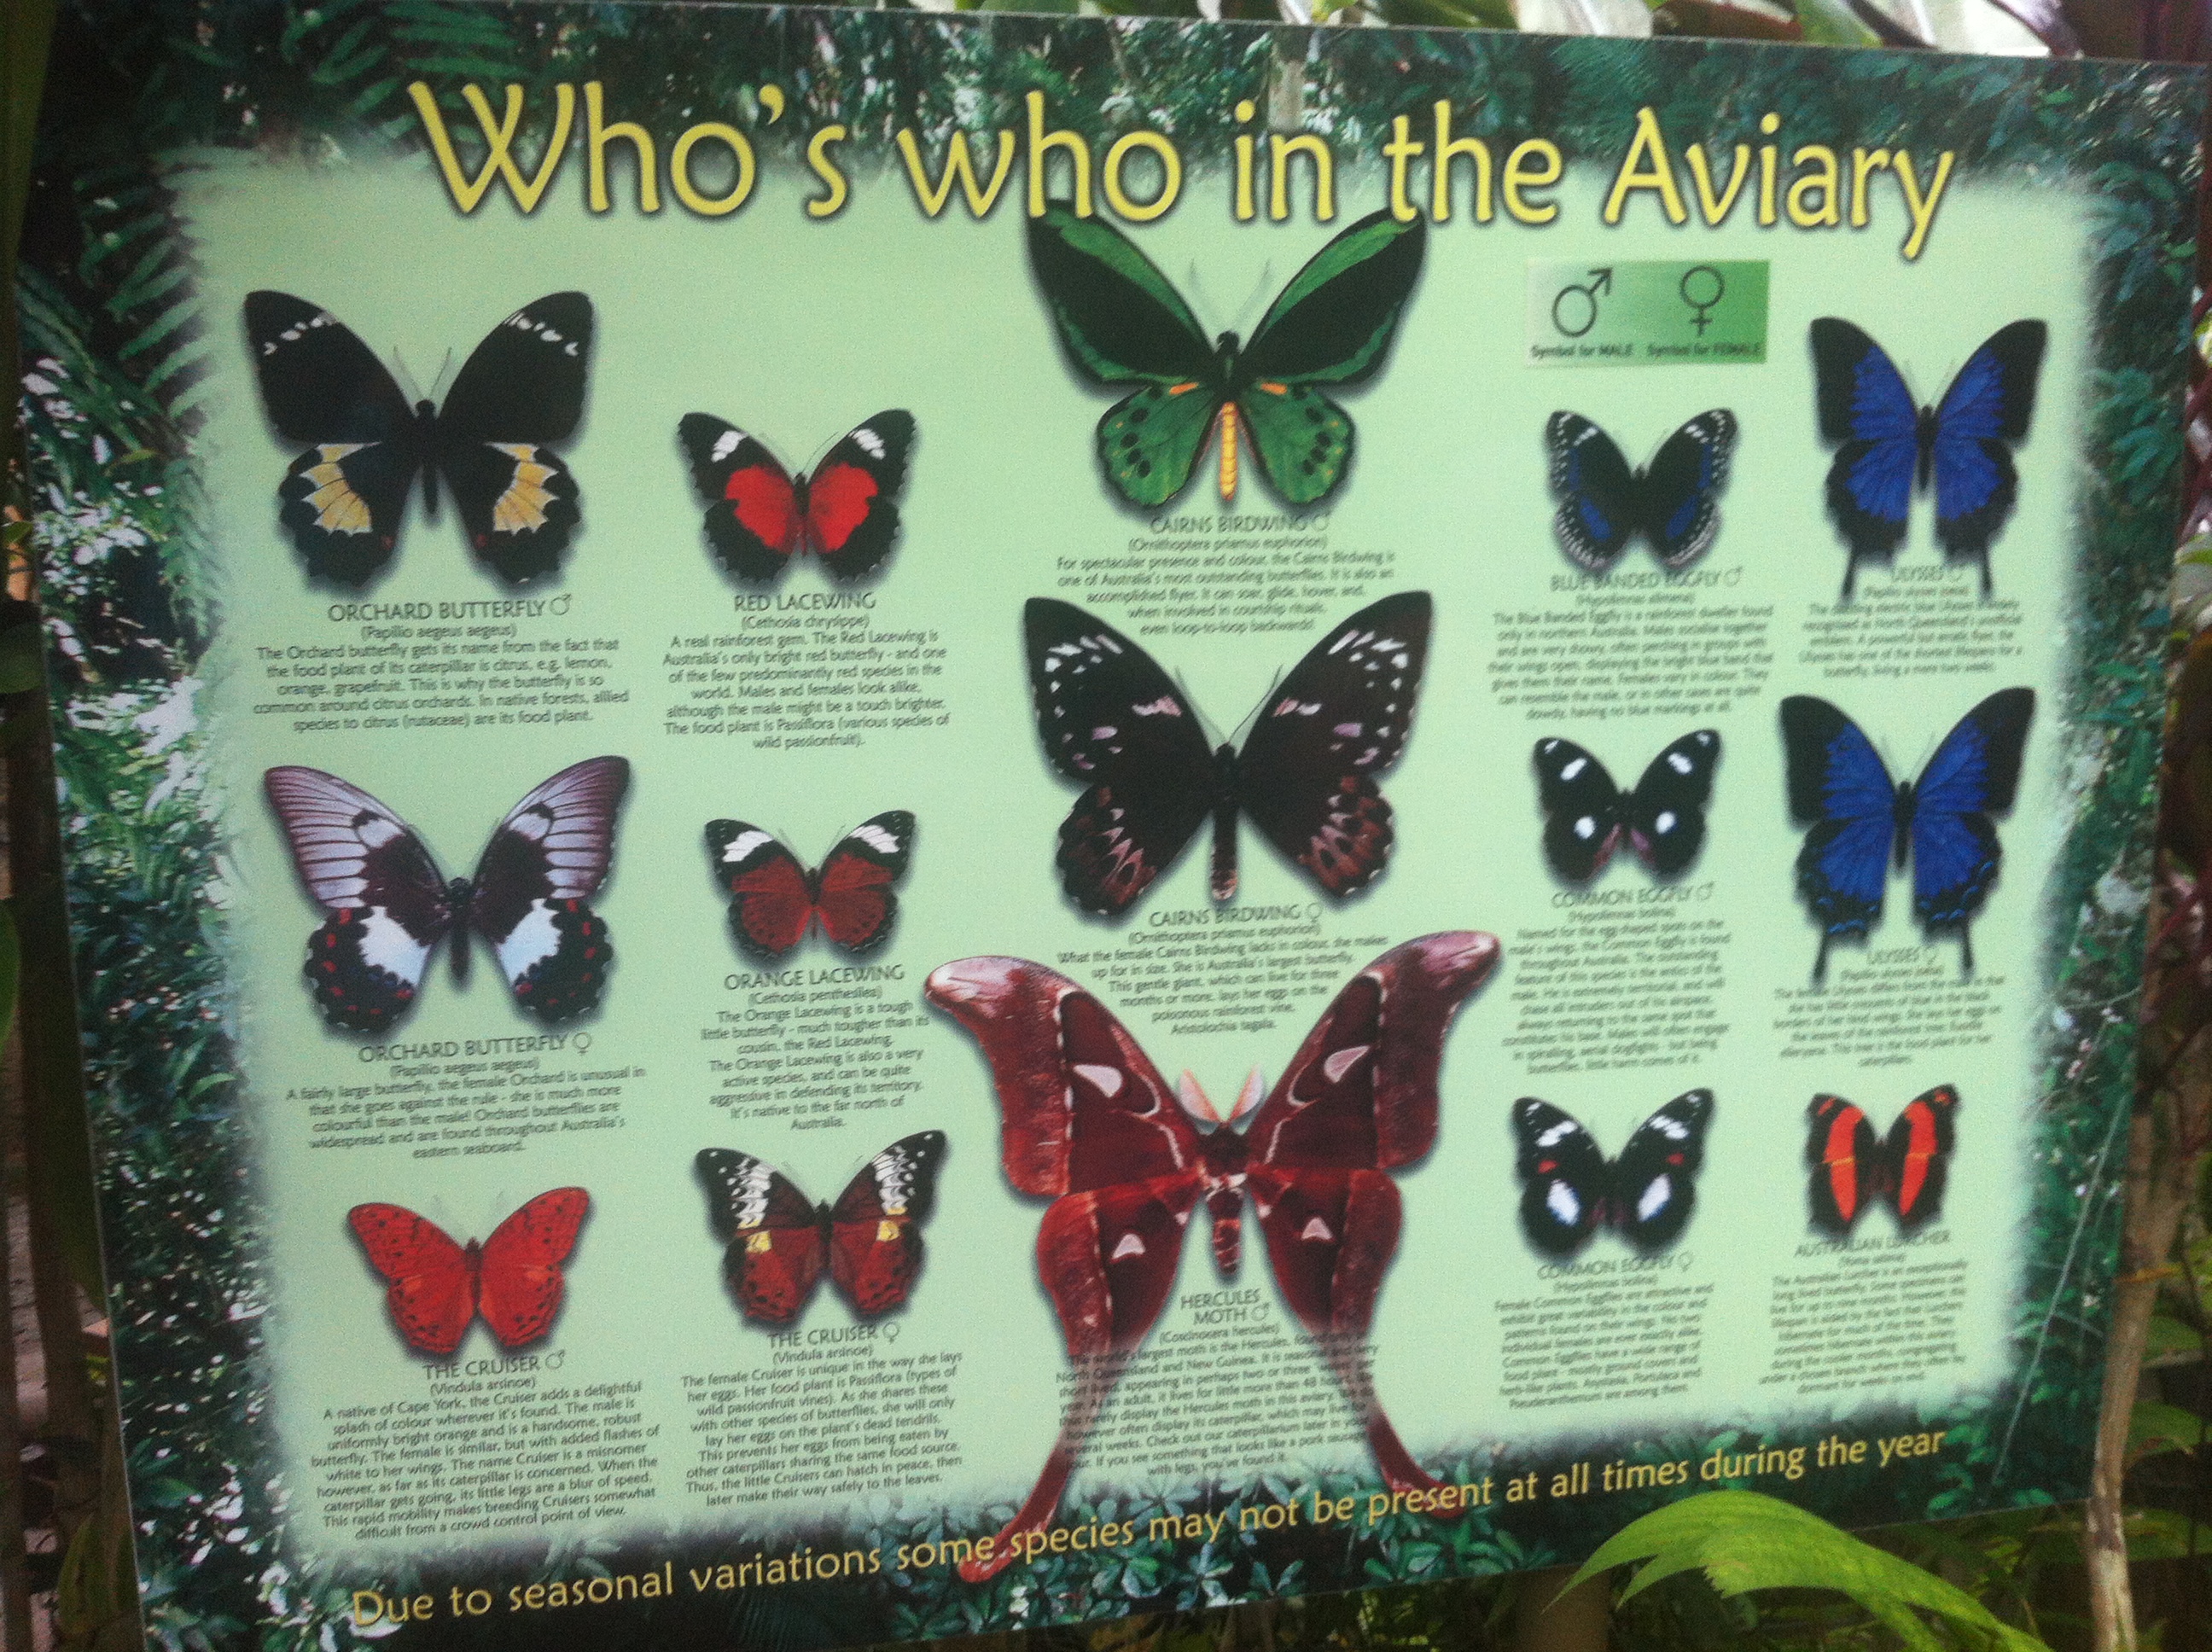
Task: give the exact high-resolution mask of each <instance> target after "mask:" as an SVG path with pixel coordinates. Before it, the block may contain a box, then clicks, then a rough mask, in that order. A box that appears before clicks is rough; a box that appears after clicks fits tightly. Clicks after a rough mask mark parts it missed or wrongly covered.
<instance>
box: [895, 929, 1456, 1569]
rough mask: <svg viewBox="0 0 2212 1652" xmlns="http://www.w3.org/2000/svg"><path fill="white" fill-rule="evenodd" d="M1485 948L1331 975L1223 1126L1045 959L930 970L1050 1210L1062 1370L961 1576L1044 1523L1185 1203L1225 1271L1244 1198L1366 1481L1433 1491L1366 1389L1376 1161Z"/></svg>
mask: <svg viewBox="0 0 2212 1652" xmlns="http://www.w3.org/2000/svg"><path fill="white" fill-rule="evenodd" d="M1497 964H1498V942H1497V939H1496V938H1494V937H1492V936H1489V935H1484V934H1480V933H1477V932H1474V931H1459V932H1452V933H1446V934H1438V935H1425V936H1423V937H1422V938H1420V939H1419V940H1413V941H1407V943H1405V944H1403V945H1401V946H1396V947H1393V948H1392V949H1391V950H1390V951H1388V952H1385V953H1384V954H1383V956H1382V957H1379V958H1376V960H1375V961H1374V962H1373V963H1370V964H1369V965H1368V966H1367V967H1366V968H1365V969H1362V970H1361V971H1360V972H1359V973H1358V975H1354V976H1353V977H1352V979H1351V980H1350V981H1347V982H1346V983H1345V986H1344V987H1343V989H1342V990H1341V991H1340V992H1339V993H1337V995H1336V997H1335V999H1334V1000H1333V1001H1332V1002H1331V1003H1330V1004H1329V1006H1328V1009H1327V1010H1325V1011H1322V1017H1321V1019H1320V1020H1319V1021H1318V1022H1316V1023H1315V1024H1314V1029H1313V1030H1312V1031H1311V1032H1310V1033H1308V1034H1307V1035H1306V1038H1305V1042H1304V1043H1303V1044H1301V1045H1299V1047H1298V1051H1297V1054H1296V1055H1295V1056H1293V1057H1292V1058H1291V1065H1290V1066H1289V1068H1288V1069H1287V1070H1286V1071H1285V1072H1284V1074H1283V1077H1282V1078H1281V1079H1280V1081H1279V1082H1278V1083H1277V1084H1276V1085H1275V1087H1274V1089H1273V1090H1270V1091H1268V1092H1267V1099H1266V1100H1265V1101H1261V1084H1260V1078H1259V1075H1258V1074H1257V1073H1256V1072H1255V1074H1254V1075H1253V1076H1252V1078H1251V1080H1250V1082H1249V1083H1248V1084H1246V1085H1245V1087H1244V1090H1243V1094H1242V1096H1240V1097H1239V1099H1238V1101H1237V1106H1236V1108H1234V1109H1233V1110H1232V1111H1231V1114H1230V1116H1229V1117H1228V1119H1227V1120H1223V1119H1222V1118H1221V1117H1220V1115H1219V1114H1218V1113H1216V1112H1215V1110H1214V1108H1213V1107H1212V1103H1210V1102H1208V1101H1207V1100H1206V1096H1205V1095H1204V1093H1203V1092H1202V1091H1200V1090H1199V1088H1198V1084H1197V1082H1196V1080H1194V1079H1193V1078H1191V1077H1190V1075H1189V1074H1188V1073H1186V1074H1184V1076H1183V1079H1182V1084H1180V1085H1176V1086H1170V1084H1168V1083H1167V1081H1166V1080H1165V1079H1164V1078H1161V1077H1160V1073H1159V1069H1158V1068H1157V1067H1155V1066H1153V1065H1152V1062H1151V1060H1148V1059H1147V1058H1146V1054H1145V1053H1144V1051H1143V1050H1142V1049H1140V1048H1139V1047H1138V1044H1137V1041H1136V1040H1135V1039H1134V1038H1133V1037H1132V1036H1130V1034H1129V1031H1128V1029H1127V1028H1126V1027H1124V1026H1122V1024H1121V1023H1120V1022H1119V1021H1118V1020H1116V1019H1115V1017H1114V1016H1113V1014H1112V1013H1111V1012H1110V1011H1108V1010H1107V1008H1106V1006H1105V1005H1103V1004H1101V1003H1100V1002H1099V1001H1098V1000H1097V999H1096V998H1093V997H1092V996H1091V994H1090V993H1087V992H1085V990H1084V989H1083V988H1082V987H1079V986H1078V985H1076V983H1075V982H1073V981H1070V980H1069V979H1068V978H1067V977H1066V976H1065V975H1060V974H1059V973H1058V972H1057V971H1055V970H1052V969H1046V968H1045V967H1044V965H1042V964H1041V963H1027V962H1025V961H1024V960H1023V959H1020V958H1005V957H981V958H962V959H960V960H958V961H957V962H956V963H948V964H945V965H943V966H942V967H940V968H939V969H936V970H934V971H933V972H932V973H931V975H930V977H929V981H928V985H927V989H926V991H927V997H928V998H929V999H930V1001H931V1002H932V1003H933V1004H935V1005H937V1006H938V1007H939V1009H942V1010H944V1011H946V1012H947V1013H949V1014H950V1015H951V1017H952V1018H953V1019H954V1020H956V1021H957V1022H958V1023H960V1024H961V1025H962V1026H963V1027H964V1028H966V1029H968V1031H969V1033H970V1034H972V1035H973V1036H975V1041H976V1042H977V1043H979V1044H980V1045H981V1046H982V1050H983V1058H984V1060H986V1061H987V1062H988V1063H989V1064H990V1068H991V1078H992V1081H993V1084H994V1086H995V1087H996V1089H997V1091H998V1097H999V1110H1000V1114H1001V1117H1002V1121H1003V1124H1004V1136H1003V1150H1004V1151H1003V1157H1004V1163H1005V1168H1006V1180H1007V1181H1011V1182H1012V1183H1013V1185H1014V1186H1015V1187H1016V1188H1018V1190H1019V1191H1021V1192H1023V1193H1030V1194H1034V1195H1037V1196H1040V1197H1048V1198H1050V1199H1051V1200H1053V1203H1052V1205H1051V1206H1049V1207H1048V1209H1047V1210H1046V1211H1045V1213H1044V1221H1043V1224H1042V1227H1041V1228H1040V1229H1039V1230H1038V1232H1037V1274H1038V1277H1039V1278H1040V1279H1041V1280H1042V1283H1043V1285H1044V1288H1045V1291H1046V1294H1047V1295H1048V1296H1049V1297H1051V1298H1052V1304H1053V1307H1054V1309H1055V1310H1057V1312H1058V1314H1059V1316H1060V1329H1061V1331H1062V1333H1064V1335H1065V1337H1066V1343H1067V1354H1068V1358H1069V1359H1070V1360H1071V1361H1073V1364H1074V1365H1075V1368H1076V1376H1077V1382H1076V1384H1075V1387H1074V1389H1073V1394H1072V1395H1071V1397H1070V1399H1069V1400H1068V1404H1067V1408H1066V1412H1065V1414H1064V1415H1063V1417H1062V1418H1061V1422H1060V1437H1059V1439H1058V1440H1057V1441H1056V1442H1054V1446H1053V1448H1052V1451H1051V1454H1050V1455H1048V1457H1047V1458H1046V1459H1045V1465H1044V1470H1043V1473H1042V1474H1040V1475H1039V1477H1038V1479H1037V1483H1036V1489H1035V1490H1034V1491H1031V1492H1030V1495H1029V1499H1028V1501H1027V1502H1025V1503H1023V1505H1022V1506H1021V1508H1020V1509H1019V1510H1018V1512H1017V1513H1016V1514H1015V1515H1014V1517H1013V1519H1012V1521H1009V1522H1008V1523H1007V1525H1006V1528H1005V1529H1004V1530H1003V1531H1001V1532H1000V1534H998V1536H997V1537H996V1538H995V1539H994V1540H992V1542H991V1546H990V1551H989V1553H988V1556H987V1557H985V1556H984V1555H982V1554H981V1553H980V1552H979V1555H978V1558H976V1559H975V1560H974V1561H971V1562H969V1563H966V1564H963V1566H962V1568H961V1573H962V1576H964V1577H966V1578H967V1579H968V1580H969V1582H980V1581H981V1579H983V1578H986V1577H988V1576H992V1575H993V1574H994V1573H995V1572H997V1571H999V1570H1002V1569H1003V1568H1004V1567H1005V1566H1006V1564H1007V1563H1008V1562H1009V1561H1011V1560H1012V1559H1013V1558H1015V1555H1016V1552H1017V1545H1018V1543H1019V1542H1020V1541H1021V1540H1024V1539H1025V1538H1026V1537H1027V1536H1028V1535H1029V1534H1034V1533H1037V1532H1040V1531H1042V1529H1043V1528H1044V1527H1046V1526H1048V1524H1050V1522H1051V1521H1052V1518H1053V1514H1054V1510H1055V1509H1058V1508H1059V1506H1060V1495H1061V1493H1062V1492H1063V1491H1066V1486H1067V1482H1068V1479H1069V1477H1070V1476H1071V1475H1072V1474H1073V1473H1074V1471H1075V1465H1076V1461H1077V1459H1078V1458H1079V1456H1080V1455H1082V1451H1083V1446H1084V1442H1085V1438H1086V1437H1087V1436H1088V1435H1089V1433H1090V1431H1091V1425H1092V1424H1094V1423H1095V1422H1096V1421H1097V1418H1098V1414H1099V1412H1100V1411H1101V1410H1102V1409H1103V1406H1105V1403H1106V1400H1107V1396H1108V1395H1109V1394H1111V1393H1112V1392H1113V1388H1114V1384H1115V1380H1116V1379H1117V1378H1118V1377H1119V1376H1120V1375H1121V1370H1122V1367H1123V1366H1124V1365H1126V1364H1127V1362H1128V1359H1129V1357H1130V1356H1131V1355H1132V1354H1133V1353H1134V1351H1136V1349H1137V1348H1138V1346H1139V1345H1140V1344H1141V1343H1142V1342H1143V1341H1144V1340H1145V1338H1146V1334H1147V1333H1149V1332H1150V1331H1151V1330H1152V1326H1153V1324H1154V1323H1155V1322H1156V1321H1158V1319H1159V1316H1160V1314H1161V1312H1162V1310H1163V1309H1165V1308H1166V1306H1167V1303H1168V1298H1169V1296H1170V1293H1171V1292H1172V1291H1173V1290H1174V1287H1175V1281H1176V1268H1177V1266H1178V1264H1179V1262H1180V1260H1181V1258H1182V1236H1183V1230H1185V1229H1186V1228H1188V1226H1189V1225H1190V1221H1191V1218H1192V1216H1193V1215H1194V1213H1195V1212H1196V1211H1197V1210H1198V1208H1199V1206H1200V1203H1201V1202H1203V1204H1204V1205H1205V1207H1206V1215H1207V1218H1209V1220H1210V1223H1211V1225H1212V1240H1213V1260H1214V1265H1215V1266H1216V1267H1218V1269H1219V1270H1220V1272H1221V1273H1222V1275H1223V1276H1224V1277H1225V1278H1228V1277H1232V1276H1234V1274H1235V1273H1236V1272H1237V1253H1238V1249H1239V1242H1240V1239H1241V1237H1242V1230H1243V1208H1244V1200H1245V1199H1246V1198H1247V1197H1248V1196H1249V1198H1250V1200H1251V1201H1252V1207H1253V1210H1254V1211H1255V1213H1256V1214H1257V1215H1258V1217H1259V1218H1260V1232H1261V1236H1262V1237H1263V1238H1264V1239H1265V1241H1266V1242H1267V1260H1268V1263H1269V1265H1270V1266H1272V1267H1273V1271H1274V1275H1275V1283H1276V1285H1277V1287H1278V1289H1279V1291H1281V1293H1282V1296H1283V1300H1284V1301H1285V1303H1287V1304H1288V1305H1289V1307H1290V1309H1291V1313H1292V1314H1294V1315H1297V1320H1298V1322H1299V1323H1300V1324H1301V1325H1303V1326H1304V1327H1305V1328H1306V1329H1307V1331H1309V1332H1310V1333H1312V1335H1313V1337H1314V1339H1315V1340H1316V1342H1317V1343H1318V1344H1319V1345H1320V1350H1321V1352H1322V1357H1323V1358H1324V1359H1326V1360H1327V1362H1328V1366H1329V1369H1330V1370H1331V1371H1332V1372H1333V1373H1334V1376H1335V1377H1336V1380H1337V1382H1339V1383H1340V1385H1342V1387H1343V1389H1344V1392H1345V1396H1346V1399H1348V1400H1350V1401H1351V1402H1352V1409H1353V1411H1354V1412H1357V1413H1358V1418H1359V1421H1360V1424H1361V1426H1362V1428H1363V1429H1364V1431H1365V1433H1366V1436H1367V1441H1368V1444H1369V1446H1370V1449H1372V1450H1373V1452H1374V1454H1375V1460H1376V1464H1377V1465H1378V1466H1379V1467H1381V1469H1382V1471H1383V1479H1385V1480H1387V1481H1388V1482H1389V1485H1390V1486H1391V1488H1392V1489H1393V1490H1394V1491H1410V1492H1417V1493H1422V1494H1425V1495H1427V1496H1430V1497H1434V1494H1436V1493H1437V1491H1439V1489H1440V1488H1439V1486H1438V1484H1437V1481H1436V1480H1434V1479H1431V1478H1430V1476H1429V1475H1428V1474H1426V1473H1424V1472H1423V1471H1422V1469H1421V1468H1420V1467H1419V1465H1418V1464H1416V1463H1415V1462H1414V1461H1413V1458H1412V1456H1411V1455H1408V1454H1407V1450H1406V1448H1405V1446H1404V1445H1403V1444H1402V1443H1401V1442H1400V1441H1399V1438H1398V1435H1397V1431H1396V1430H1395V1429H1393V1428H1392V1427H1391V1426H1390V1419H1389V1418H1388V1417H1387V1416H1385V1415H1384V1414H1383V1407H1382V1405H1381V1403H1380V1402H1379V1401H1378V1400H1376V1397H1375V1390H1374V1387H1373V1384H1372V1383H1371V1382H1370V1379H1369V1376H1368V1371H1367V1367H1366V1364H1365V1351H1364V1339H1365V1337H1366V1335H1367V1330H1368V1327H1369V1324H1370V1322H1371V1321H1372V1320H1373V1318H1374V1314H1375V1301H1376V1296H1377V1295H1378V1294H1379V1293H1380V1292H1381V1291H1382V1288H1383V1273H1384V1272H1385V1271H1386V1270H1387V1269H1388V1268H1389V1265H1390V1258H1391V1255H1392V1254H1393V1253H1394V1252H1395V1251H1396V1249H1397V1248H1398V1230H1399V1227H1400V1224H1401V1206H1400V1203H1399V1199H1398V1189H1397V1186H1396V1184H1395V1183H1394V1182H1393V1181H1391V1180H1390V1177H1389V1175H1388V1174H1387V1173H1388V1172H1389V1171H1391V1170H1394V1169H1398V1168H1399V1167H1400V1166H1401V1165H1406V1164H1410V1163H1413V1161H1414V1160H1416V1159H1419V1158H1420V1157H1422V1156H1423V1155H1424V1154H1425V1153H1426V1152H1427V1151H1429V1148H1430V1146H1431V1144H1433V1143H1434V1142H1435V1140H1436V1135H1437V1069H1438V1067H1439V1066H1441V1065H1442V1063H1443V1044H1444V1034H1445V1032H1446V1031H1447V1030H1448V1029H1449V1027H1450V1024H1451V1018H1452V1017H1453V1015H1454V1014H1455V1012H1456V1011H1458V1009H1459V1006H1460V1005H1461V1004H1462V1002H1464V1001H1465V1000H1466V999H1467V998H1468V996H1469V995H1470V994H1471V993H1474V990H1475V989H1476V988H1477V987H1480V986H1481V985H1482V983H1483V981H1485V980H1486V979H1487V978H1488V976H1489V975H1490V973H1491V971H1492V969H1495V968H1496V967H1497ZM1447 1496H1448V1494H1447ZM1427 1506H1428V1507H1430V1508H1441V1507H1448V1506H1450V1504H1449V1503H1448V1502H1447V1500H1446V1498H1445V1497H1435V1500H1434V1501H1432V1502H1430V1503H1428V1504H1427ZM978 1548H979V1551H980V1550H981V1545H979V1546H978Z"/></svg>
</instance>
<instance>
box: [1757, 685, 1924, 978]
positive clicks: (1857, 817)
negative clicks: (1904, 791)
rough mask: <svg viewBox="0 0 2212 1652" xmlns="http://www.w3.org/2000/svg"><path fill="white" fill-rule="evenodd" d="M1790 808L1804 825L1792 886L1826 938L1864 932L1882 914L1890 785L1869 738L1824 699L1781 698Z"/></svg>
mask: <svg viewBox="0 0 2212 1652" xmlns="http://www.w3.org/2000/svg"><path fill="white" fill-rule="evenodd" d="M1782 743H1783V749H1784V754H1785V756H1786V758H1787V761H1788V768H1789V778H1790V813H1791V815H1793V816H1794V817H1796V819H1797V820H1798V821H1799V822H1800V823H1810V824H1811V826H1812V830H1810V831H1808V833H1806V834H1805V844H1804V847H1802V849H1800V850H1799V851H1798V854H1797V892H1798V893H1799V894H1800V895H1801V896H1803V898H1804V900H1805V902H1806V904H1807V905H1808V906H1810V907H1811V908H1812V909H1813V912H1814V915H1815V916H1816V917H1818V918H1819V919H1820V923H1821V926H1822V928H1823V932H1824V933H1825V934H1826V935H1828V936H1836V935H1863V934H1865V933H1866V932H1867V928H1868V926H1869V925H1870V924H1872V923H1873V922H1874V920H1875V919H1877V918H1879V917H1881V900H1882V892H1883V888H1884V885H1885V884H1886V883H1887V880H1888V877H1889V858H1890V849H1891V845H1892V843H1893V841H1894V838H1895V835H1896V823H1897V787H1896V784H1895V782H1893V780H1891V779H1890V778H1889V769H1888V768H1887V765H1885V764H1884V763H1883V762H1882V760H1881V753H1879V752H1877V751H1876V750H1875V749H1874V743H1873V742H1872V741H1870V740H1869V739H1868V738H1867V737H1866V736H1865V734H1864V733H1863V732H1861V731H1860V728H1859V726H1858V725H1857V723H1854V722H1853V721H1851V720H1850V718H1848V717H1846V716H1844V714H1843V713H1842V712H1840V711H1838V709H1837V708H1835V707H1833V706H1832V705H1830V704H1829V703H1828V702H1827V701H1825V700H1820V699H1815V698H1814V697H1813V696H1812V695H1790V697H1789V698H1788V699H1786V700H1784V701H1783V702H1782Z"/></svg>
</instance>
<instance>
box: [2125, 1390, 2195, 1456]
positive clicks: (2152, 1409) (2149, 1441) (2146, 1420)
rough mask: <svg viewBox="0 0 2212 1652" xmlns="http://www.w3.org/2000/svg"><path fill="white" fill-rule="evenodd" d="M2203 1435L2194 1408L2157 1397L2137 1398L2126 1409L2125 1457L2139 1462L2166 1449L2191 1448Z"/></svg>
mask: <svg viewBox="0 0 2212 1652" xmlns="http://www.w3.org/2000/svg"><path fill="white" fill-rule="evenodd" d="M2203 1437H2204V1424H2203V1419H2201V1418H2199V1417H2198V1416H2197V1413H2196V1412H2193V1411H2185V1410H2183V1409H2182V1408H2181V1407H2180V1406H2169V1405H2167V1404H2166V1403H2165V1402H2164V1401H2163V1400H2136V1408H2135V1410H2133V1411H2132V1412H2129V1413H2128V1461H2130V1463H2134V1462H2139V1461H2142V1459H2143V1458H2145V1457H2155V1456H2158V1455H2161V1454H2162V1453H2165V1452H2168V1451H2194V1450H2196V1449H2197V1442H2199V1441H2201V1440H2202V1439H2203Z"/></svg>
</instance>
